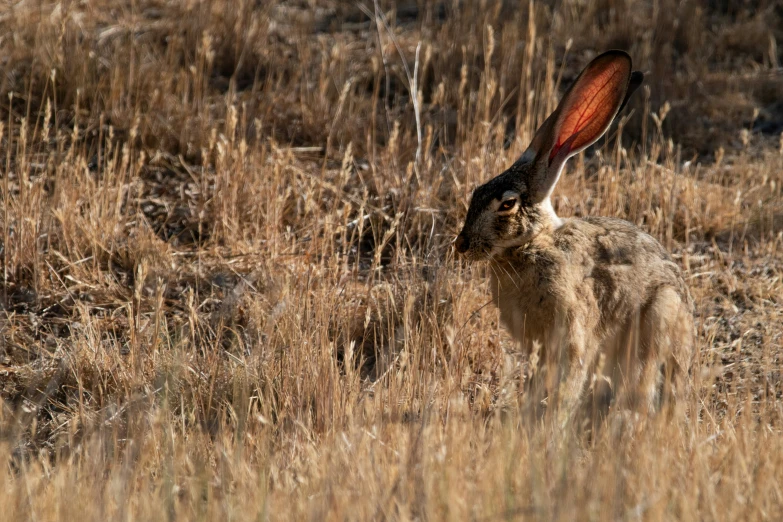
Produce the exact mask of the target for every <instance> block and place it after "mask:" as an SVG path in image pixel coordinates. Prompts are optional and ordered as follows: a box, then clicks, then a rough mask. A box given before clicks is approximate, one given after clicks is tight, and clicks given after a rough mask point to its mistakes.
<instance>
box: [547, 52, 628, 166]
mask: <svg viewBox="0 0 783 522" xmlns="http://www.w3.org/2000/svg"><path fill="white" fill-rule="evenodd" d="M630 78H631V58H630V57H629V56H628V55H627V54H626V53H624V52H622V51H609V52H606V53H604V54H602V55H600V56H599V57H598V58H596V59H594V60H593V61H592V62H590V64H589V65H588V66H587V67H586V68H585V70H584V71H582V74H580V75H579V78H577V80H576V82H574V85H573V86H572V87H571V89H569V90H568V93H566V95H565V96H564V97H563V99H562V101H561V102H560V105H559V106H558V108H557V113H558V115H557V119H556V121H555V124H554V129H553V130H554V131H555V134H556V136H557V137H556V139H555V142H554V144H553V147H552V150H551V151H550V152H549V159H550V161H552V160H553V159H554V158H555V157H558V156H559V157H562V158H563V159H565V158H566V157H568V156H571V155H573V154H576V153H577V152H579V151H580V150H582V149H585V148H587V147H588V146H590V145H592V144H593V143H595V141H596V140H597V139H598V138H600V137H601V136H602V135H603V134H604V132H606V129H608V128H609V125H610V124H611V123H612V120H613V119H614V117H615V115H616V114H617V111H618V110H619V109H620V106H621V105H622V104H623V100H624V99H625V93H626V91H627V90H628V82H629V80H630Z"/></svg>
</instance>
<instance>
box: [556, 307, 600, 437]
mask: <svg viewBox="0 0 783 522" xmlns="http://www.w3.org/2000/svg"><path fill="white" fill-rule="evenodd" d="M568 330H569V332H568V333H569V335H568V339H567V341H566V346H565V347H566V357H565V359H566V361H567V365H568V368H567V369H566V371H565V372H563V373H564V374H565V380H564V381H561V383H560V405H559V406H560V407H559V412H558V416H557V419H558V426H559V427H560V428H561V429H562V428H565V427H566V425H567V424H568V422H569V420H570V419H571V418H573V416H574V413H576V410H577V408H578V407H579V405H580V403H581V401H582V393H584V389H585V385H586V384H587V378H588V374H589V371H590V368H591V367H592V364H593V362H594V361H593V359H594V358H595V354H596V351H597V350H596V349H595V345H594V343H588V335H587V331H586V329H585V328H584V326H583V325H582V323H581V322H579V321H577V322H575V323H572V324H571V327H570V328H569V329H568Z"/></svg>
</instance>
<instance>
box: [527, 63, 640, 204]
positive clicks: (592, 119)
mask: <svg viewBox="0 0 783 522" xmlns="http://www.w3.org/2000/svg"><path fill="white" fill-rule="evenodd" d="M643 78H644V76H643V75H642V74H641V73H636V72H635V73H633V75H632V72H631V57H630V56H628V54H627V53H625V52H624V51H607V52H605V53H603V54H601V55H600V56H598V57H597V58H595V59H594V60H593V61H592V62H590V63H589V64H588V65H587V67H585V69H584V70H583V71H582V73H581V74H580V75H579V77H578V78H577V79H576V81H575V82H574V84H573V85H572V86H571V88H570V89H569V90H568V92H566V94H565V96H563V99H562V100H560V104H559V105H558V106H557V109H555V111H554V112H553V113H552V114H551V115H550V116H549V118H547V119H546V121H545V122H544V124H543V125H541V127H540V128H539V129H538V131H537V132H536V135H535V137H534V138H533V141H532V142H531V144H530V148H529V149H528V150H527V151H526V152H525V154H524V155H523V158H526V159H528V160H530V159H532V161H533V169H532V176H531V179H530V182H531V189H532V191H533V193H534V194H535V199H537V200H539V201H540V200H543V199H545V198H547V197H549V194H550V193H551V192H552V189H553V188H554V185H555V183H557V178H558V177H559V176H560V170H561V169H562V167H563V164H564V163H565V161H566V160H567V159H568V158H570V157H571V156H573V155H574V154H577V153H578V152H579V151H581V150H584V149H585V148H587V147H589V146H590V145H592V144H593V143H595V141H596V140H598V138H600V137H601V136H602V135H603V134H604V133H605V132H606V130H607V129H608V128H609V125H611V123H612V120H613V119H614V117H615V116H616V115H617V113H618V112H619V110H620V108H621V107H622V106H623V105H624V104H625V102H626V101H627V98H628V96H630V94H631V93H632V92H633V90H636V88H637V87H639V85H641V83H642V79H643ZM533 158H534V159H533Z"/></svg>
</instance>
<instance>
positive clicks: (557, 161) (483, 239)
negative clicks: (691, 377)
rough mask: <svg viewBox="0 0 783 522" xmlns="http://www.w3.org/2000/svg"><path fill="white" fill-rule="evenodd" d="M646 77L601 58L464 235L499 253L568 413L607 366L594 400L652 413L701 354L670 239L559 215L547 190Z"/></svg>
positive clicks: (614, 58) (486, 198)
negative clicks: (553, 367) (554, 370)
mask: <svg viewBox="0 0 783 522" xmlns="http://www.w3.org/2000/svg"><path fill="white" fill-rule="evenodd" d="M642 78H643V76H642V75H641V73H632V72H631V60H630V57H629V56H628V55H627V54H626V53H624V52H622V51H609V52H607V53H604V54H603V55H600V56H599V57H597V58H596V59H595V60H593V62H591V63H590V65H588V67H586V68H585V71H583V72H582V74H581V75H580V77H579V78H577V80H576V82H575V84H574V86H572V87H571V89H570V90H569V91H568V92H567V93H566V94H565V96H564V97H563V100H562V101H561V103H560V105H559V106H558V108H557V109H556V110H555V112H554V113H553V114H552V116H550V118H549V119H547V121H546V122H545V123H544V124H543V125H542V127H541V129H539V131H538V132H537V134H536V136H535V137H534V139H533V143H532V144H531V146H530V148H529V149H528V150H527V151H526V152H525V154H524V155H523V156H522V158H520V160H519V161H517V162H516V163H515V164H514V165H513V166H512V167H511V168H509V169H508V170H507V171H506V172H504V173H502V174H500V175H499V176H497V177H495V178H493V179H492V180H490V181H489V182H487V183H485V184H484V185H482V186H480V187H478V188H477V189H476V190H475V191H474V193H473V197H472V198H471V204H470V208H469V209H468V214H467V216H466V218H465V224H464V226H463V229H462V231H461V232H460V234H459V236H458V237H457V240H456V242H455V247H456V249H457V251H458V252H460V253H462V254H463V255H464V256H465V257H466V258H467V259H468V260H488V261H489V263H490V267H491V269H492V279H491V287H492V297H493V301H494V303H495V304H496V305H497V306H498V308H499V309H500V318H501V321H502V323H503V324H504V325H505V326H506V327H507V328H508V330H509V331H510V332H511V334H512V336H513V337H514V338H515V339H516V340H517V341H519V342H520V343H521V344H522V346H523V347H524V348H525V349H526V350H533V349H534V347H536V349H541V350H543V355H544V356H545V357H547V360H549V361H556V362H557V365H558V367H559V372H558V373H559V374H560V375H561V376H562V378H561V379H558V382H559V385H558V389H559V399H560V404H561V407H562V408H561V412H563V415H564V417H565V418H566V419H567V418H569V417H570V414H571V413H572V412H573V410H574V409H575V408H576V407H577V406H578V405H579V404H580V402H581V399H582V396H583V394H584V392H585V390H586V389H587V388H588V387H589V386H588V385H589V384H590V383H591V382H594V383H595V382H596V381H595V380H593V381H591V379H590V377H591V375H594V374H595V372H596V369H597V368H599V369H600V370H601V376H603V377H605V379H601V380H600V381H601V382H605V381H607V380H608V382H610V383H611V384H610V385H609V386H610V390H609V391H607V390H606V386H601V385H600V383H599V385H596V386H593V387H592V388H593V390H594V391H595V392H596V393H595V396H594V397H593V398H594V399H596V398H597V396H598V395H599V394H600V395H602V397H600V400H601V401H602V402H603V401H604V399H606V398H607V397H604V395H605V396H608V398H610V399H611V398H614V400H615V401H616V402H618V403H619V405H621V406H622V407H624V408H626V407H627V408H632V409H636V410H643V411H647V412H653V411H657V410H658V409H659V408H660V407H661V405H662V404H663V403H664V402H665V403H668V404H675V399H678V398H680V397H681V396H682V395H683V394H684V390H685V386H686V384H687V379H686V377H687V374H688V371H689V368H690V365H691V361H692V358H693V312H692V308H693V305H692V302H691V298H690V294H689V292H688V288H687V286H686V284H685V281H684V279H683V276H682V273H681V271H680V268H679V267H678V266H677V264H676V263H675V262H674V261H672V259H671V257H670V256H669V254H668V253H667V252H666V250H665V249H664V248H663V247H662V246H661V244H660V243H658V241H656V240H655V239H654V238H652V237H651V236H650V235H648V234H646V233H644V232H642V231H641V230H639V229H638V228H636V227H635V226H633V225H631V224H630V223H628V222H626V221H622V220H619V219H613V218H603V217H591V218H586V219H561V218H559V217H557V215H555V213H554V211H553V210H552V206H551V203H550V199H549V196H550V194H551V192H552V190H553V189H554V186H555V184H556V183H557V179H558V178H559V176H560V172H561V169H562V167H563V164H564V163H565V161H566V160H567V159H568V158H569V157H571V156H573V155H574V154H576V153H577V152H578V151H579V150H583V149H584V148H585V147H587V146H588V145H589V144H591V143H593V142H595V140H597V139H598V138H599V137H600V136H601V135H602V134H604V132H606V129H607V128H608V127H609V125H610V124H611V121H612V119H613V118H614V117H615V115H616V114H617V112H618V111H619V109H620V108H621V107H622V106H623V105H624V104H625V101H627V99H628V97H629V96H630V94H631V93H632V92H633V90H634V89H635V88H636V87H638V86H639V85H640V84H641V82H642ZM596 93H597V94H596ZM595 100H600V103H596V102H595ZM591 104H592V105H591ZM585 114H587V116H585ZM574 122H576V123H574ZM573 144H577V145H578V146H576V148H574V147H572V145H573ZM599 361H600V363H599Z"/></svg>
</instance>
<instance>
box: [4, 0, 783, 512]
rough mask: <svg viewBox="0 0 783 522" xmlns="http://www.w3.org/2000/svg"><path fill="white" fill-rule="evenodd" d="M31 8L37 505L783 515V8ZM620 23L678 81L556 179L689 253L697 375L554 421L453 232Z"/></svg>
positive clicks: (28, 288) (31, 506) (7, 151)
mask: <svg viewBox="0 0 783 522" xmlns="http://www.w3.org/2000/svg"><path fill="white" fill-rule="evenodd" d="M0 35H2V36H0V71H2V74H1V75H0V116H2V127H0V136H1V139H0V158H1V159H2V165H1V166H0V172H1V173H2V180H0V194H1V195H2V204H1V208H0V224H2V226H1V227H0V229H1V230H0V233H1V234H2V237H0V256H2V260H3V267H2V270H3V273H2V277H3V287H2V290H1V291H0V292H1V294H0V306H1V308H0V397H1V400H2V402H1V403H0V457H2V459H3V460H4V462H6V463H7V468H6V469H7V471H6V472H4V473H2V474H0V484H2V486H1V487H0V498H1V499H2V504H3V506H4V508H3V510H4V517H5V519H6V520H30V519H45V520H50V519H63V520H71V519H81V520H85V521H86V520H105V519H117V520H126V519H128V520H130V519H133V520H160V519H163V518H166V519H169V520H175V519H176V520H191V519H205V520H212V519H227V518H229V517H230V518H231V519H235V520H250V519H258V518H261V519H265V518H271V519H293V520H300V519H304V518H309V519H315V520H322V519H329V520H338V519H352V520H370V519H399V520H403V519H471V520H474V519H475V520H484V519H500V518H506V519H519V520H528V519H536V520H538V519H540V520H553V519H558V520H574V519H587V518H589V519H597V520H604V519H608V518H617V519H637V518H638V519H645V520H671V519H672V518H678V519H698V520H703V519H725V520H748V519H773V520H775V519H779V518H780V516H781V515H782V514H783V497H782V496H781V493H780V487H781V481H782V480H783V461H782V460H781V455H783V437H781V434H780V421H781V414H782V413H783V412H782V411H781V402H780V399H781V392H783V383H781V374H780V363H781V360H780V359H781V353H783V339H782V338H781V328H780V327H781V324H783V313H782V312H781V296H783V228H781V224H783V199H782V198H781V186H782V185H783V137H782V134H781V132H782V131H783V106H782V105H781V102H780V93H781V92H783V75H782V74H781V68H780V67H781V47H780V44H779V42H781V41H783V11H781V7H780V5H779V3H777V2H774V1H766V2H765V1H763V0H761V1H757V2H741V3H734V2H712V1H706V0H705V1H688V2H674V1H673V0H662V1H659V2H642V1H639V0H627V1H622V2H620V1H614V0H591V1H589V2H582V1H567V2H559V3H555V4H549V3H546V4H544V3H537V2H530V3H526V4H524V5H523V6H521V7H520V6H518V5H517V3H516V2H504V1H492V0H487V1H482V2H467V1H464V2H463V1H454V2H451V1H447V2H397V3H396V4H395V3H392V2H385V1H380V2H378V3H377V5H376V4H374V3H372V2H369V1H368V2H359V3H342V2H332V1H329V0H325V1H322V2H321V1H318V2H298V1H290V2H283V1H280V2H260V3H259V2H250V1H242V2H237V3H232V4H229V3H227V2H199V1H188V2H186V1H178V2H154V1H140V2H108V1H104V0H92V1H88V2H80V3H76V2H63V3H53V4H48V3H40V2H34V3H31V2H18V3H15V4H13V5H10V4H9V5H6V7H5V8H4V9H3V11H2V12H1V13H0ZM611 47H620V48H624V49H627V50H628V51H629V52H630V53H631V55H632V56H633V57H634V60H635V65H636V66H637V68H640V69H642V70H645V71H647V72H648V73H649V75H648V81H647V87H646V88H645V90H644V92H642V93H641V94H642V95H641V96H637V99H636V100H634V101H633V102H632V104H631V106H630V107H629V109H630V110H627V111H626V113H625V118H623V121H622V122H621V123H620V125H619V126H617V127H616V130H615V131H611V132H610V135H611V136H610V139H608V140H602V144H603V146H602V147H601V148H600V150H597V151H593V150H591V151H588V153H587V154H585V155H584V156H583V157H581V158H579V159H578V160H576V161H573V162H572V163H571V165H570V166H569V167H568V168H567V172H566V173H565V175H564V179H562V180H561V182H560V184H559V185H558V189H557V191H556V193H555V195H554V204H555V206H556V208H557V210H558V213H559V214H561V215H564V216H568V215H576V216H581V215H606V216H617V217H621V218H624V219H627V220H629V221H631V222H633V223H635V224H637V225H639V226H640V227H642V228H643V229H645V230H646V231H648V232H650V233H651V234H652V235H654V236H655V237H657V238H658V239H660V240H661V241H662V242H663V244H664V245H665V246H667V248H669V249H670V250H671V251H672V252H673V253H674V255H675V258H676V259H677V260H678V261H679V262H681V263H682V265H683V267H684V268H685V270H686V272H687V277H688V280H689V283H690V285H691V289H692V293H693V295H694V298H695V302H696V315H697V317H696V319H697V321H696V322H697V328H698V346H699V348H700V355H699V364H698V365H697V370H696V371H695V372H694V376H693V378H694V383H695V389H696V392H695V394H694V397H693V398H692V399H691V401H690V402H689V405H688V406H689V407H688V410H689V411H688V417H687V418H683V419H675V420H674V421H672V422H666V421H665V420H664V419H657V420H655V419H654V420H642V421H639V422H636V423H633V422H631V423H624V422H623V419H622V418H621V417H618V419H615V420H614V421H613V423H610V425H609V426H608V427H607V429H604V430H601V431H597V432H594V433H589V432H574V433H570V434H568V435H567V436H565V437H555V435H557V434H555V433H553V429H552V428H551V426H550V424H548V421H547V419H546V418H544V419H543V420H541V419H538V418H537V417H535V415H533V414H532V413H531V407H530V405H529V404H527V403H526V402H525V396H524V393H521V392H520V390H522V389H523V388H524V381H525V379H526V376H527V375H528V373H529V372H530V371H531V368H530V366H529V361H528V360H526V358H525V357H523V356H522V355H520V354H518V353H517V352H516V351H515V347H514V346H513V345H512V343H511V342H510V340H509V338H508V336H507V334H506V333H505V332H504V331H502V329H501V328H500V327H499V325H498V318H497V312H496V311H495V310H494V309H493V308H492V307H491V306H484V305H485V304H486V303H487V301H488V300H489V292H488V289H487V288H486V284H485V281H486V277H485V275H486V274H484V270H485V267H482V266H467V265H463V264H461V263H460V262H459V261H458V260H455V259H454V258H453V254H452V252H451V248H450V242H451V240H452V238H453V236H454V233H455V232H456V230H457V227H458V225H459V223H460V220H461V219H462V218H463V216H464V213H465V211H466V209H467V204H468V198H469V195H470V192H471V190H472V189H473V188H474V187H475V186H476V185H477V184H478V183H480V182H482V181H484V180H486V179H488V178H489V177H490V176H492V175H494V174H495V173H498V172H500V171H501V170H503V169H504V168H505V167H506V166H507V165H509V164H510V163H511V162H512V161H513V160H514V159H515V158H516V157H517V156H518V155H519V154H520V153H521V152H522V150H524V148H525V146H526V145H527V140H528V139H529V137H530V135H531V132H532V131H533V130H534V128H535V127H536V126H537V124H538V123H540V122H541V120H542V118H543V117H544V116H545V115H546V114H547V112H548V111H549V110H550V109H551V108H552V107H553V106H554V103H555V102H556V99H557V95H558V93H559V92H562V86H564V85H565V84H567V83H569V82H570V81H571V80H572V79H573V78H574V76H575V74H576V73H577V72H578V71H579V70H580V69H581V67H582V66H583V65H584V64H585V63H586V62H587V61H588V59H589V58H590V57H591V56H593V55H594V54H595V53H597V52H600V51H602V50H604V49H606V48H611ZM414 102H415V103H414ZM554 439H557V440H559V441H560V442H559V444H553V442H552V441H553V440H554ZM77 499H78V500H77Z"/></svg>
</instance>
